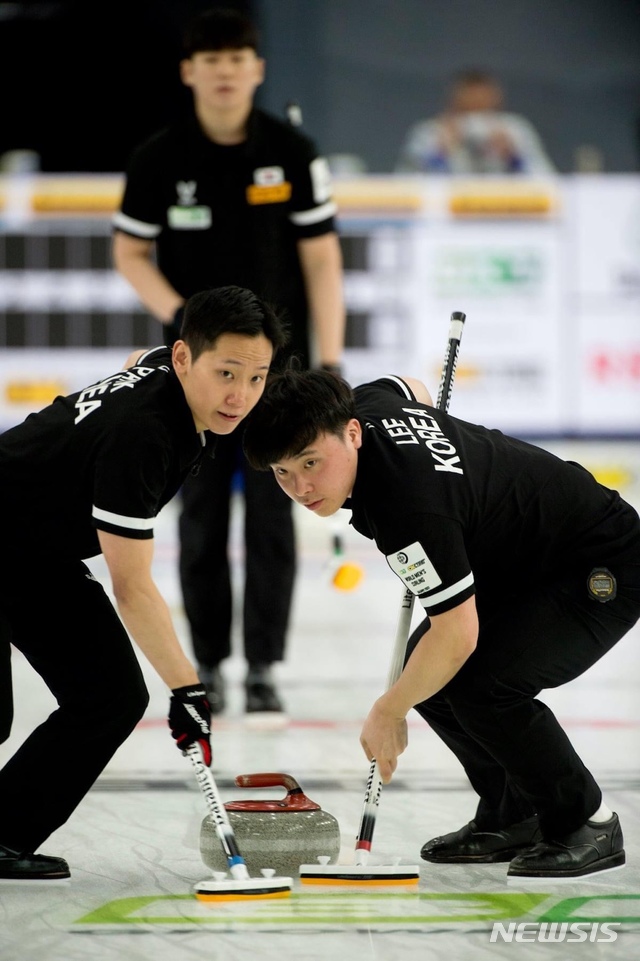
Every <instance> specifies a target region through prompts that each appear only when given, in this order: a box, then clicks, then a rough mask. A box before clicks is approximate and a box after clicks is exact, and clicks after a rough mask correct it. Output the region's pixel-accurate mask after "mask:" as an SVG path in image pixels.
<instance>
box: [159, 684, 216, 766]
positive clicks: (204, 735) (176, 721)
mask: <svg viewBox="0 0 640 961" xmlns="http://www.w3.org/2000/svg"><path fill="white" fill-rule="evenodd" d="M171 695H172V696H171V701H170V702H169V727H170V728H171V735H172V737H173V738H174V739H175V740H176V741H177V744H178V747H179V748H180V750H181V751H184V750H185V749H186V748H188V747H189V745H190V744H199V745H200V747H201V748H202V756H203V759H204V763H205V764H206V765H207V767H209V766H210V764H211V708H210V707H209V701H208V700H207V692H206V690H205V689H204V687H203V686H202V684H187V686H186V687H176V688H174V689H173V691H172V692H171Z"/></svg>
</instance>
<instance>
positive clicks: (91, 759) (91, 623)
mask: <svg viewBox="0 0 640 961" xmlns="http://www.w3.org/2000/svg"><path fill="white" fill-rule="evenodd" d="M11 643H13V645H14V647H16V648H17V649H18V650H20V651H21V652H22V653H23V654H24V656H25V657H26V659H27V660H28V661H29V662H30V663H31V665H32V666H33V667H34V668H35V670H36V671H37V672H38V674H40V676H41V677H42V678H43V680H44V681H45V683H46V685H47V687H48V688H49V689H50V691H51V692H52V694H53V695H54V697H55V698H56V700H57V702H58V708H57V709H56V710H55V711H54V712H53V713H52V714H51V715H50V716H49V717H48V718H46V719H45V718H44V717H43V721H42V723H41V724H39V726H38V727H36V729H35V730H34V731H33V733H32V734H31V735H30V736H29V737H28V738H27V740H26V741H25V742H24V743H23V744H22V745H21V746H19V747H18V749H17V751H16V752H15V754H14V755H13V756H12V757H11V758H10V759H9V761H8V762H7V763H6V764H5V766H4V767H3V768H2V770H0V844H4V845H6V846H7V847H9V848H12V849H14V850H17V851H35V850H36V849H37V848H38V847H39V846H40V845H41V844H42V842H43V841H45V840H46V839H47V838H48V837H49V835H50V834H51V833H52V832H53V831H55V830H56V829H57V828H59V827H60V826H61V825H62V824H64V823H65V821H66V820H67V819H68V818H69V816H70V815H71V814H72V812H73V811H74V810H75V808H76V807H77V806H78V804H79V803H80V801H81V800H82V798H83V797H84V796H85V794H86V793H87V791H88V790H89V788H90V787H91V786H92V784H93V783H94V781H95V780H96V778H97V777H98V776H99V774H100V773H101V772H102V771H103V769H104V768H105V766H106V765H107V763H108V761H109V760H110V759H111V757H112V756H113V754H114V753H115V751H116V750H117V748H118V747H119V746H120V745H121V744H122V743H123V742H124V741H125V740H126V739H127V737H128V736H129V734H130V733H131V731H132V730H133V728H134V727H135V726H136V724H137V722H138V721H139V720H140V718H141V717H142V715H143V714H144V712H145V709H146V707H147V704H148V700H149V696H148V693H147V689H146V686H145V683H144V679H143V677H142V672H141V670H140V665H139V663H138V659H137V657H136V655H135V653H134V651H133V648H132V646H131V642H130V640H129V637H128V635H127V632H126V631H125V629H124V626H123V625H122V622H121V621H120V618H119V617H118V614H117V612H116V610H115V608H114V607H113V604H112V603H111V601H110V600H109V598H108V597H107V595H106V593H105V591H104V589H103V588H102V585H101V584H99V583H98V581H96V580H94V579H93V578H92V575H91V574H90V572H89V569H88V568H87V567H86V565H85V564H83V563H81V562H80V561H75V562H71V563H61V562H59V561H57V560H53V561H52V560H50V559H49V560H47V561H45V560H44V559H40V558H38V557H37V555H36V556H30V557H29V559H28V561H25V562H20V561H19V560H18V559H17V558H14V559H13V560H12V563H11V569H10V570H6V571H5V572H4V573H3V576H2V581H1V582H0V742H4V741H6V740H7V739H8V737H9V734H10V730H11V723H12V717H13V709H12V703H13V695H12V678H11V658H10V650H11V648H10V645H11ZM30 696H32V697H33V695H30ZM29 707H30V709H31V710H33V709H34V705H30V706H29ZM35 708H36V709H37V705H36V706H35Z"/></svg>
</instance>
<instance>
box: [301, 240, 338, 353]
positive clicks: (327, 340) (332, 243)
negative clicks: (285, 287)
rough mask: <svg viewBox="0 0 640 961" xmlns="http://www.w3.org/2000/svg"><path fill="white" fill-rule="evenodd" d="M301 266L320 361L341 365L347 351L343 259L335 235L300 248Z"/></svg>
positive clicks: (308, 242) (307, 243) (309, 242)
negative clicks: (345, 343) (345, 342)
mask: <svg viewBox="0 0 640 961" xmlns="http://www.w3.org/2000/svg"><path fill="white" fill-rule="evenodd" d="M300 253H301V258H300V259H301V263H302V269H303V274H304V279H305V287H306V292H307V299H308V302H309V312H310V315H311V322H312V325H313V333H314V336H315V341H316V349H317V354H318V360H319V362H320V363H323V364H337V363H339V362H340V359H341V357H342V352H343V349H344V332H345V306H344V292H343V285H342V256H341V253H340V245H339V243H338V238H337V237H336V236H335V235H334V234H329V235H327V236H326V237H319V238H314V240H313V241H307V242H306V243H305V244H303V245H301V251H300Z"/></svg>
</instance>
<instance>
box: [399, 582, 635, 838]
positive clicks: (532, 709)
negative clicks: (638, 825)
mask: <svg viewBox="0 0 640 961" xmlns="http://www.w3.org/2000/svg"><path fill="white" fill-rule="evenodd" d="M609 566H610V568H611V570H612V571H613V572H614V573H615V574H616V576H617V578H618V596H617V597H616V598H615V600H611V601H608V602H607V603H606V604H601V603H599V602H597V601H594V600H592V599H591V598H590V597H589V596H588V594H587V590H586V580H587V576H588V571H585V572H584V576H583V573H582V572H581V573H580V574H579V575H576V577H575V578H573V577H571V578H566V579H565V580H563V581H559V580H556V581H555V583H551V584H550V585H548V584H545V585H544V586H543V587H541V588H540V589H539V590H536V589H530V590H528V591H527V592H526V593H523V594H520V595H516V594H514V595H512V596H510V597H504V596H503V597H501V598H500V599H499V600H498V599H495V601H491V600H489V601H486V599H483V598H482V597H481V596H478V597H477V598H476V600H477V605H478V615H479V622H480V632H479V638H478V645H477V648H476V650H475V651H474V652H473V654H472V655H471V657H470V658H469V659H468V661H467V662H466V663H465V664H464V666H463V667H462V668H461V670H460V671H459V672H458V673H457V674H456V675H455V677H454V678H452V680H451V681H449V683H448V684H447V685H446V686H445V687H444V688H442V690H441V691H439V692H438V694H436V695H435V696H434V697H431V698H429V699H428V700H427V701H423V702H422V703H421V704H418V705H417V706H416V710H417V711H418V712H419V713H420V714H421V715H422V717H423V718H424V719H425V720H426V721H427V722H428V723H429V725H430V726H431V727H432V728H433V730H434V731H435V732H436V733H437V734H438V735H439V737H440V738H442V740H443V741H444V742H445V744H446V745H447V746H448V747H449V748H450V749H451V750H452V751H453V753H454V754H455V755H456V757H457V758H458V759H459V761H460V762H461V764H462V766H463V768H464V770H465V772H466V774H467V777H468V778H469V780H470V782H471V785H472V786H473V788H474V789H475V791H476V793H477V794H478V795H479V797H480V801H479V804H478V809H477V812H476V817H475V820H476V823H477V824H478V826H479V827H480V828H481V829H484V830H494V829H497V828H501V827H506V826H508V825H509V824H514V823H516V822H518V821H521V820H524V819H525V818H528V817H531V816H532V815H533V814H536V813H537V814H538V815H539V818H540V825H541V829H542V833H543V836H544V837H546V838H547V839H550V838H553V837H561V836H562V835H563V834H566V833H568V832H570V831H572V830H574V829H576V828H577V827H579V826H580V825H582V824H584V822H585V821H586V820H587V819H588V818H589V817H591V815H592V814H594V813H595V811H596V810H597V808H598V807H599V805H600V802H601V793H600V789H599V787H598V785H597V783H596V781H595V779H594V777H593V775H592V774H591V773H590V772H589V771H588V770H587V768H586V767H585V765H584V764H583V762H582V761H581V759H580V758H579V757H578V755H577V753H576V751H575V750H574V748H573V746H572V744H571V742H570V741H569V738H568V737H567V735H566V733H565V732H564V730H563V729H562V727H561V726H560V724H559V723H558V721H557V719H556V718H555V716H554V714H553V712H552V711H551V710H550V709H549V708H548V707H547V706H546V705H545V704H544V703H543V702H542V701H540V700H539V699H538V697H537V695H538V694H539V693H540V691H542V690H543V689H545V688H553V687H558V686H560V685H561V684H566V683H567V682H568V681H571V680H572V679H573V678H575V677H578V676H579V675H580V674H582V673H583V672H584V671H586V670H587V668H589V667H590V666H591V665H592V664H594V663H595V662H596V661H597V660H598V659H599V658H600V657H602V655H603V654H605V653H606V652H607V651H608V650H609V649H610V648H611V647H613V645H614V644H615V643H616V642H617V641H618V640H619V639H620V638H621V637H622V636H623V635H624V634H626V633H627V631H629V629H630V628H631V627H632V626H633V625H634V624H635V622H636V621H637V619H638V617H640V567H635V568H633V567H619V568H617V569H616V568H614V567H613V566H611V565H609ZM548 580H549V581H550V582H553V578H551V577H550V578H549V579H548ZM426 623H427V622H425V623H424V624H423V625H421V626H420V627H419V628H418V629H417V630H416V631H415V632H414V633H413V634H412V636H411V638H410V640H409V645H408V653H410V652H411V651H412V650H413V648H414V647H415V645H416V644H417V642H418V640H419V639H420V637H421V636H422V634H424V631H425V629H426ZM428 639H429V635H428V634H427V637H426V642H427V643H428Z"/></svg>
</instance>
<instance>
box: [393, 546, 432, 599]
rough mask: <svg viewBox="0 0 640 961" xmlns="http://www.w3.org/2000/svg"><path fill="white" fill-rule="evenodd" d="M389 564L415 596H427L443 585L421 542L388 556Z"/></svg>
mask: <svg viewBox="0 0 640 961" xmlns="http://www.w3.org/2000/svg"><path fill="white" fill-rule="evenodd" d="M387 564H388V565H389V567H390V568H391V570H392V571H393V573H394V574H397V575H398V577H399V578H400V579H401V580H402V581H404V583H405V584H406V586H407V587H408V588H409V590H410V591H411V592H412V593H413V594H426V593H427V591H432V590H433V589H434V588H435V587H438V586H439V585H440V584H442V578H441V577H440V576H439V574H438V572H437V571H436V569H435V567H434V566H433V564H432V563H431V561H430V560H429V558H428V557H427V554H426V552H425V549H424V547H423V546H422V544H421V543H420V542H419V541H414V543H413V544H409V545H408V547H404V548H403V549H402V550H401V551H396V552H395V553H393V554H387Z"/></svg>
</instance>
